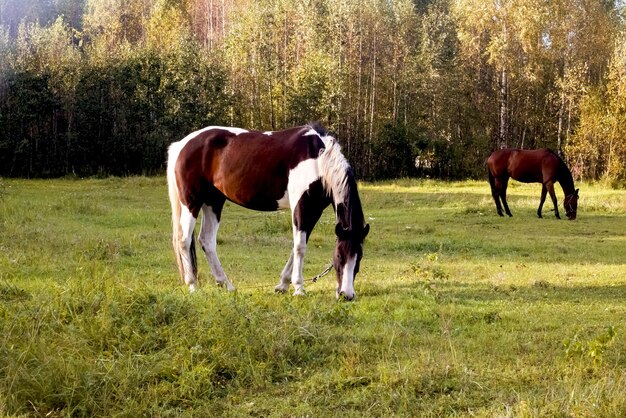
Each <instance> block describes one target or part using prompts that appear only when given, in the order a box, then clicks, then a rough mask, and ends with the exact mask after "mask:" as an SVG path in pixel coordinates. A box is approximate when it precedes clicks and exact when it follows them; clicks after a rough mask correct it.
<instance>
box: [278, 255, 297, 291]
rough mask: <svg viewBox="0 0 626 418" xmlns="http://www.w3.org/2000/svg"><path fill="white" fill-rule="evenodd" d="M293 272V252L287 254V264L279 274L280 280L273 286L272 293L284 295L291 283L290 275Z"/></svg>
mask: <svg viewBox="0 0 626 418" xmlns="http://www.w3.org/2000/svg"><path fill="white" fill-rule="evenodd" d="M292 271H293V250H292V251H291V254H289V260H287V264H285V267H284V268H283V271H282V272H281V273H280V279H278V284H277V285H276V286H274V291H275V292H277V293H285V292H286V291H287V290H289V283H291V273H292Z"/></svg>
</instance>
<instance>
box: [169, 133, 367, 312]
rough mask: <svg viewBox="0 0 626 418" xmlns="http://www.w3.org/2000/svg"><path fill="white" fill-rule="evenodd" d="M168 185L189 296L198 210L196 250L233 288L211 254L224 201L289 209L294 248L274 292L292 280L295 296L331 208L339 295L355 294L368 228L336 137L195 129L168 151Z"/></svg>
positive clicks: (177, 249)
mask: <svg viewBox="0 0 626 418" xmlns="http://www.w3.org/2000/svg"><path fill="white" fill-rule="evenodd" d="M167 181H168V190H169V196H170V202H171V205H172V224H173V229H174V233H173V244H174V252H175V253H176V260H177V262H178V268H179V272H180V276H181V279H182V280H183V281H184V282H185V283H186V284H187V285H188V286H189V288H190V290H191V291H193V290H194V289H195V287H196V284H197V263H196V250H195V243H194V226H195V223H196V220H197V219H198V216H199V214H200V212H202V225H201V228H200V236H199V241H200V244H201V246H202V250H203V251H204V252H205V255H206V258H207V260H208V262H209V264H210V266H211V270H212V272H213V275H214V276H215V279H216V281H217V283H218V284H221V285H226V287H227V288H228V289H229V290H234V286H233V284H232V283H231V281H230V280H228V278H227V277H226V274H225V273H224V270H223V268H222V265H221V264H220V261H219V259H218V258H217V253H216V251H215V249H216V243H217V229H218V227H219V222H220V217H221V214H222V208H223V207H224V203H225V201H226V200H227V199H228V200H230V201H232V202H234V203H236V204H238V205H241V206H243V207H246V208H248V209H253V210H260V211H271V210H278V209H282V208H285V209H286V208H289V209H291V215H292V223H293V249H292V251H291V255H290V257H289V260H288V261H287V264H286V265H285V267H284V269H283V271H282V273H281V275H280V280H279V282H278V285H277V286H276V287H275V288H274V289H275V290H276V291H277V292H286V291H287V289H289V284H290V282H291V283H292V284H293V286H294V288H295V292H294V295H300V294H303V293H304V278H303V276H302V263H303V260H304V254H305V251H306V244H307V242H308V239H309V235H310V234H311V231H312V230H313V227H314V226H315V224H316V223H317V221H318V220H319V218H320V216H321V215H322V212H323V211H324V209H325V208H326V207H328V206H329V205H331V204H332V205H333V208H334V209H335V213H336V219H337V224H336V227H335V234H336V235H337V245H336V249H335V254H334V266H335V269H336V271H337V297H339V296H343V297H344V298H345V299H347V300H352V299H353V298H354V297H355V292H354V278H355V276H356V274H357V272H358V271H359V264H360V261H361V257H362V256H363V240H364V239H365V236H366V235H367V233H368V232H369V225H367V224H366V223H365V219H364V216H363V209H362V207H361V201H360V199H359V194H358V191H357V183H356V181H355V178H354V172H353V170H352V168H351V167H350V165H349V164H348V162H347V161H346V159H345V158H344V156H343V154H342V153H341V148H340V146H339V144H338V143H337V142H336V140H335V138H333V137H332V136H330V135H329V134H328V133H327V132H326V131H325V130H324V129H323V128H322V127H321V126H319V125H307V126H301V127H297V128H291V129H287V130H284V131H277V132H259V131H248V130H245V129H241V128H225V127H215V126H212V127H208V128H204V129H201V130H199V131H196V132H194V133H192V134H189V135H187V136H186V137H185V138H184V139H182V140H181V141H178V142H175V143H173V144H172V145H171V146H170V148H169V152H168V163H167Z"/></svg>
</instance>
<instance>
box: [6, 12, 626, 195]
mask: <svg viewBox="0 0 626 418" xmlns="http://www.w3.org/2000/svg"><path fill="white" fill-rule="evenodd" d="M625 18H626V10H625V3H624V1H622V0H619V1H614V0H611V1H609V0H551V1H544V0H525V1H512V0H414V1H409V0H394V1H391V0H353V1H346V0H258V1H252V0H0V176H11V177H54V176H64V175H76V176H93V175H102V176H108V175H130V174H153V173H159V172H161V171H162V170H163V167H164V164H165V153H166V148H167V146H168V144H169V143H171V142H173V141H176V140H178V139H180V138H182V137H184V136H185V135H186V134H187V133H189V132H192V131H194V130H196V129H199V128H201V127H204V126H208V125H227V126H241V127H245V128H250V129H260V130H276V129H281V128H284V127H289V126H292V125H299V124H305V123H307V122H310V121H320V122H321V123H322V124H324V125H325V126H326V127H327V128H328V129H329V130H330V131H332V132H333V133H334V134H335V135H336V136H337V138H338V139H339V141H340V142H341V144H342V146H343V149H344V153H345V154H346V155H347V157H348V159H349V160H350V161H351V163H352V165H353V166H354V168H355V170H356V172H357V174H358V176H359V177H360V178H363V179H369V180H373V179H382V178H389V177H392V178H395V177H402V176H413V175H420V176H432V177H440V178H467V177H484V175H485V174H484V173H485V166H484V161H485V158H486V157H487V156H488V154H489V153H490V151H491V150H493V149H496V148H500V147H504V146H508V147H522V148H539V147H550V148H553V149H555V150H560V151H561V152H562V153H563V155H564V157H565V159H566V161H567V162H568V164H569V165H570V168H571V169H572V171H573V173H574V176H575V177H576V178H577V179H581V178H582V179H585V180H598V179H600V180H604V181H607V182H609V183H611V184H612V185H614V186H622V187H623V186H624V185H626V30H625V28H626V24H625Z"/></svg>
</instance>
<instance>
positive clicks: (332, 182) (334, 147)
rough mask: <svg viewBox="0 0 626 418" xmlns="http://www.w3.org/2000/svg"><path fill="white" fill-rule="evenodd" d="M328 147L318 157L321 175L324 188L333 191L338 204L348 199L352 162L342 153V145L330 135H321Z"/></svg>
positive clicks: (334, 199)
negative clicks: (349, 174) (349, 173)
mask: <svg viewBox="0 0 626 418" xmlns="http://www.w3.org/2000/svg"><path fill="white" fill-rule="evenodd" d="M320 138H321V139H322V141H323V142H324V145H325V146H326V148H324V150H323V151H322V153H321V154H320V156H319V158H318V166H319V170H320V177H321V180H322V185H323V186H324V189H326V190H328V191H330V192H331V193H332V197H333V201H334V202H335V203H336V204H338V203H341V202H345V201H346V200H347V199H348V196H347V194H348V193H349V190H348V172H349V171H350V164H349V163H348V161H346V157H344V156H343V154H342V153H341V146H340V145H339V143H338V142H337V140H336V139H335V138H333V137H332V136H330V135H326V136H321V135H320Z"/></svg>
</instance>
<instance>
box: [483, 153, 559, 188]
mask: <svg viewBox="0 0 626 418" xmlns="http://www.w3.org/2000/svg"><path fill="white" fill-rule="evenodd" d="M487 164H488V165H489V169H490V171H491V173H492V175H493V176H494V177H500V176H508V177H511V178H513V179H515V180H517V181H520V182H523V183H544V182H546V181H548V180H553V179H554V177H555V176H556V173H557V168H558V166H559V157H558V156H557V155H556V154H555V153H554V152H552V151H551V150H549V149H547V148H543V149H536V150H525V149H512V148H506V149H501V150H497V151H494V152H493V153H492V154H491V155H490V156H489V159H488V160H487Z"/></svg>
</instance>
